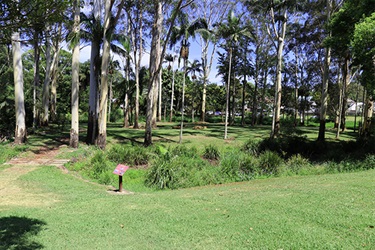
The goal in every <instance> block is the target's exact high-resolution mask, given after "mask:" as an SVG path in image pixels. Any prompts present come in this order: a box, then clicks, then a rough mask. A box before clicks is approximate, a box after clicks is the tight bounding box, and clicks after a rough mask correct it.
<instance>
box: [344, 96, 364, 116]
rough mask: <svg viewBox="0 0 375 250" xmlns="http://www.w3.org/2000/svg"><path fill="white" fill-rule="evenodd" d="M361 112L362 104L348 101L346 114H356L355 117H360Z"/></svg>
mask: <svg viewBox="0 0 375 250" xmlns="http://www.w3.org/2000/svg"><path fill="white" fill-rule="evenodd" d="M362 110H363V102H357V103H356V102H355V101H354V100H352V99H348V102H347V109H346V112H347V114H349V115H354V114H355V113H357V115H360V114H362Z"/></svg>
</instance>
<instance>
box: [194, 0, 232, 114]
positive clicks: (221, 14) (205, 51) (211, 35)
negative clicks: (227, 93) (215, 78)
mask: <svg viewBox="0 0 375 250" xmlns="http://www.w3.org/2000/svg"><path fill="white" fill-rule="evenodd" d="M235 2H236V1H219V0H201V1H196V3H195V5H196V7H195V8H194V9H193V11H192V13H191V16H199V17H202V18H203V19H204V20H205V21H206V23H207V28H208V30H207V31H205V32H200V47H201V61H202V66H203V79H202V80H203V91H202V104H201V116H200V120H201V121H205V115H206V101H207V100H206V99H207V84H208V83H209V75H210V72H211V68H212V64H213V60H214V58H215V53H216V50H217V44H218V43H217V39H216V37H215V32H214V30H215V27H214V24H216V23H220V22H222V21H223V20H224V18H225V17H226V14H227V12H228V11H229V10H230V9H231V8H232V7H233V5H234V4H235Z"/></svg>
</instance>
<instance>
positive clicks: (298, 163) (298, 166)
mask: <svg viewBox="0 0 375 250" xmlns="http://www.w3.org/2000/svg"><path fill="white" fill-rule="evenodd" d="M311 168H312V165H311V163H310V161H309V160H308V159H306V158H304V157H302V156H301V155H299V154H297V155H293V156H292V157H290V158H289V159H288V160H287V162H286V163H285V166H284V168H283V169H282V172H283V174H286V175H289V174H301V175H304V174H306V173H308V172H309V171H310V169H311Z"/></svg>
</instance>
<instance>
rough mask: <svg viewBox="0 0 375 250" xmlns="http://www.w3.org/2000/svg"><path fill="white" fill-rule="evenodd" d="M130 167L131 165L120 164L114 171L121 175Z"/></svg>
mask: <svg viewBox="0 0 375 250" xmlns="http://www.w3.org/2000/svg"><path fill="white" fill-rule="evenodd" d="M128 169H129V166H125V165H122V164H118V165H117V167H116V168H115V170H114V171H113V173H114V174H116V175H119V176H123V175H124V174H125V172H126V170H128Z"/></svg>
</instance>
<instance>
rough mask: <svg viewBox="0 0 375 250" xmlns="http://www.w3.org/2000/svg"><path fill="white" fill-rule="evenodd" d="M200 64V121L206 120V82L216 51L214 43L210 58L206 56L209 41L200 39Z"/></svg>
mask: <svg viewBox="0 0 375 250" xmlns="http://www.w3.org/2000/svg"><path fill="white" fill-rule="evenodd" d="M201 42H202V62H203V63H202V64H203V65H202V66H203V91H202V107H201V118H200V119H201V121H202V122H204V121H205V120H206V99H207V82H208V76H209V74H210V71H211V68H212V63H213V59H214V55H215V52H216V44H214V45H213V47H212V51H211V55H210V58H208V48H209V41H208V40H205V39H202V38H201Z"/></svg>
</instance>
